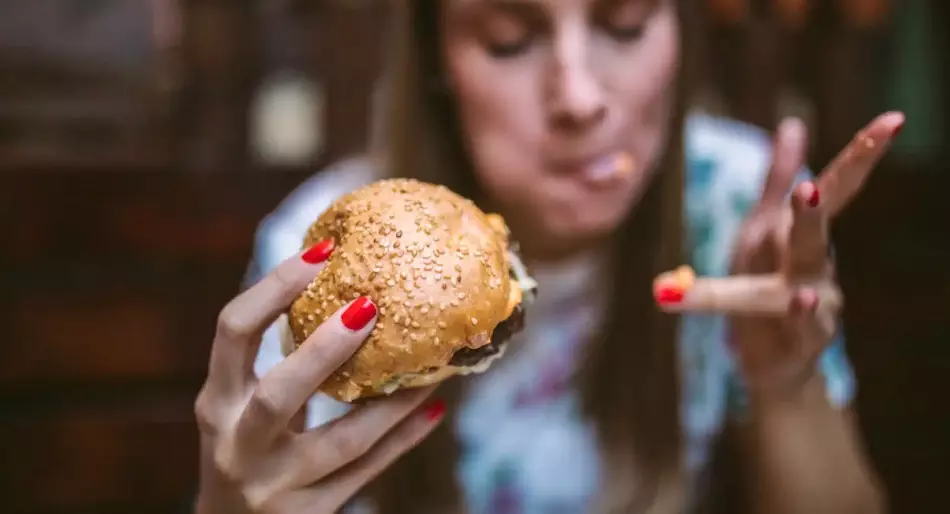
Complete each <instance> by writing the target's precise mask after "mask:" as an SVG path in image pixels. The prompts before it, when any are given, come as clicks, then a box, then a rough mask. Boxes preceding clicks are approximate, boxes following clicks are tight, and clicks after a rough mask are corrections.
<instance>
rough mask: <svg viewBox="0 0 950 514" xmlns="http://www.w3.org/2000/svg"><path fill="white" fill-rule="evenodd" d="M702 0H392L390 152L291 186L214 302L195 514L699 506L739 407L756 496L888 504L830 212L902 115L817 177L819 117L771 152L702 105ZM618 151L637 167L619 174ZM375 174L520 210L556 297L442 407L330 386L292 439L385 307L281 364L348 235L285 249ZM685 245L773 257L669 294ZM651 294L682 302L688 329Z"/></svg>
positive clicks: (781, 501) (788, 125) (791, 507)
mask: <svg viewBox="0 0 950 514" xmlns="http://www.w3.org/2000/svg"><path fill="white" fill-rule="evenodd" d="M686 4H687V2H686V1H682V2H679V1H674V0H653V1H649V0H506V1H492V0H419V1H416V2H404V3H401V4H400V7H399V8H397V9H396V11H397V13H396V14H397V27H398V28H399V29H400V30H398V31H397V34H396V39H397V45H396V46H395V51H396V55H395V56H394V59H393V61H392V67H393V68H392V70H391V71H392V75H391V76H390V79H389V82H388V88H389V89H388V95H389V96H388V102H389V103H388V104H387V109H386V110H385V111H384V113H383V114H384V115H385V116H384V118H385V119H386V120H387V121H388V122H389V125H390V126H389V127H388V130H387V131H386V132H385V135H384V137H383V143H384V147H385V151H384V152H382V153H381V154H380V155H382V157H369V158H361V159H354V160H350V161H346V162H344V163H342V164H340V165H338V166H335V167H334V168H333V169H330V170H326V171H324V172H322V173H321V174H319V175H318V176H317V177H315V178H313V179H312V180H310V181H309V182H308V183H306V184H304V185H303V186H302V187H301V188H300V189H299V190H298V191H297V192H295V193H294V194H293V195H292V196H291V197H290V198H288V199H287V201H286V202H284V204H283V205H282V206H281V207H280V208H279V209H278V210H277V211H276V212H275V213H274V214H273V215H272V216H270V217H269V218H268V219H267V220H266V221H265V222H264V223H263V224H262V226H261V227H260V231H259V234H258V245H257V255H256V258H255V261H254V264H253V266H252V273H251V282H252V283H254V285H252V286H251V287H250V288H249V289H248V290H247V291H245V292H244V293H243V294H241V295H240V296H238V297H237V298H236V299H235V300H233V301H232V302H231V303H229V304H228V306H226V307H225V308H224V309H223V311H222V313H221V317H220V320H219V327H218V332H217V335H216V338H215V342H214V347H213V350H212V358H211V366H210V372H209V377H208V381H207V383H206V385H205V387H204V388H203V390H202V393H201V394H200V395H199V398H198V401H197V405H196V411H197V414H198V418H199V422H200V426H201V429H202V434H203V437H202V449H203V456H202V457H203V458H202V485H201V493H200V495H199V500H198V511H199V512H201V513H217V512H228V513H233V512H273V513H284V512H334V511H336V510H337V509H339V508H340V507H341V506H343V505H351V506H360V505H363V506H368V507H371V508H372V507H375V510H376V511H378V512H386V513H388V512H413V513H416V512H461V511H463V509H464V511H465V512H472V513H508V512H518V513H522V512H523V513H560V512H569V513H578V512H651V513H653V512H656V513H673V512H689V511H694V509H696V508H698V507H699V504H700V503H701V501H700V500H701V497H702V494H701V489H702V488H701V486H700V484H701V483H702V482H703V480H702V476H703V471H704V470H706V469H707V468H708V462H709V455H710V453H711V447H712V446H713V444H714V442H715V441H716V440H717V438H718V437H717V436H718V434H719V433H720V432H721V430H722V429H723V427H724V426H725V425H726V423H727V422H729V421H735V422H736V424H737V425H739V427H740V434H741V436H742V437H741V438H740V441H741V443H740V445H739V449H740V450H741V457H742V460H743V462H744V463H745V464H746V466H747V468H748V469H749V471H750V472H749V473H747V474H745V475H744V477H745V478H746V487H745V489H746V490H748V491H749V492H750V497H749V500H750V506H751V507H752V508H753V510H754V511H755V512H763V513H764V512H768V513H802V514H804V513H807V514H820V513H835V514H841V513H852V512H853V513H874V512H881V511H882V509H883V506H882V500H881V496H882V495H881V492H880V491H879V488H878V486H877V483H876V480H875V478H874V474H873V472H872V470H871V469H870V466H869V464H868V462H867V459H866V456H865V455H864V453H863V450H862V449H861V443H860V439H859V435H858V434H857V432H856V430H855V426H854V423H853V421H852V418H851V415H850V414H849V412H848V410H847V405H848V402H849V401H850V399H851V398H852V395H853V390H854V387H853V384H852V382H853V378H852V375H851V373H850V368H849V366H848V363H847V361H846V359H845V356H844V353H843V350H842V346H841V344H842V343H841V342H840V341H837V340H834V337H833V336H834V323H833V322H832V321H833V319H834V318H833V316H834V314H835V309H836V307H837V301H836V300H835V298H836V296H835V292H836V290H835V289H834V284H833V283H832V282H831V280H832V278H831V273H830V271H829V270H830V265H829V263H828V261H827V255H828V251H827V244H828V243H827V236H828V234H827V222H828V219H829V218H831V217H832V216H834V215H835V214H836V213H837V212H839V211H840V209H841V208H842V207H843V206H845V205H846V204H847V203H848V201H849V200H850V199H851V198H852V197H853V196H854V195H855V194H856V192H857V191H858V189H859V188H860V186H861V184H862V183H863V181H864V179H865V177H866V176H867V175H868V173H869V172H870V169H871V168H872V166H873V165H874V164H875V163H876V162H877V160H878V159H879V158H880V157H881V155H882V154H883V152H885V151H886V149H887V147H888V145H889V144H890V142H891V140H892V138H893V137H894V136H895V135H896V132H897V131H898V129H899V128H900V126H901V125H902V123H903V116H902V115H901V114H899V113H890V114H885V115H883V116H881V117H879V118H877V119H875V120H874V121H873V122H872V123H871V124H870V125H868V127H866V129H865V130H863V131H862V133H861V134H860V135H859V137H856V138H855V140H854V141H853V142H852V144H851V145H849V147H848V148H847V149H845V151H844V152H843V153H842V154H841V156H840V157H839V158H838V159H837V160H836V161H834V162H833V163H832V164H831V165H830V166H829V167H828V169H827V170H826V172H825V173H824V174H823V176H822V178H821V179H820V180H818V181H814V182H812V181H810V180H808V177H807V176H803V175H802V174H801V170H802V169H803V163H804V156H805V153H806V150H805V147H806V134H805V129H804V128H803V126H802V124H801V123H799V122H797V121H794V120H792V121H787V122H784V123H783V124H782V125H781V126H780V127H779V130H778V131H777V134H776V137H775V143H774V144H775V146H774V151H771V150H770V149H769V145H768V141H767V140H766V139H765V137H764V136H763V134H762V133H760V132H759V131H757V130H755V129H752V128H749V127H745V126H742V125H739V124H737V123H734V122H730V121H725V120H718V119H713V118H708V117H703V116H698V115H692V116H687V115H686V114H685V111H686V99H687V96H688V91H687V87H686V86H687V85H688V84H689V79H688V74H687V71H686V68H687V67H688V66H686V64H688V59H686V58H685V57H686V56H685V55H683V53H684V51H686V50H688V49H689V48H690V46H689V41H688V40H689V37H690V35H691V34H692V32H691V29H690V27H689V26H688V22H689V16H688V6H687V5H686ZM619 157H629V158H631V159H632V161H633V163H634V164H635V166H634V171H633V172H631V173H619V174H616V173H603V172H602V171H603V170H602V169H601V167H600V166H601V164H602V162H604V161H605V160H606V161H608V162H609V161H610V160H611V159H617V158H619ZM384 175H397V176H414V177H417V178H421V179H424V180H428V181H432V182H439V183H443V184H446V185H448V186H450V187H451V188H453V189H454V190H456V191H458V192H460V193H461V194H464V195H466V196H468V197H471V198H473V199H475V200H476V201H477V202H478V203H480V204H481V205H482V206H483V207H486V208H491V209H493V210H498V211H500V212H502V213H503V214H504V215H505V217H506V219H507V220H508V221H509V222H510V225H511V227H512V229H513V233H514V235H515V237H516V238H517V239H518V240H519V241H520V243H521V247H522V250H523V251H524V253H525V256H526V258H527V259H528V260H529V261H530V262H531V263H532V264H533V267H534V270H535V276H536V278H537V279H538V280H539V283H540V285H541V287H540V294H539V299H538V302H537V303H536V304H535V305H533V306H532V309H531V311H530V312H529V313H528V327H527V330H526V331H525V333H524V334H523V336H524V337H523V338H522V340H521V341H519V342H517V343H516V344H515V345H514V347H518V348H520V351H519V352H518V353H515V354H513V355H510V356H508V357H506V358H505V359H503V360H502V361H501V362H500V363H498V364H496V365H495V366H494V367H493V368H492V369H491V370H490V371H489V372H488V373H487V374H485V375H482V376H478V377H475V378H470V379H466V380H464V381H462V380H456V381H451V382H449V383H447V384H443V385H442V386H441V387H439V388H438V389H439V393H438V395H439V398H444V399H446V400H448V401H447V402H443V400H440V399H433V398H430V394H431V393H432V390H431V389H425V390H418V391H412V392H406V393H403V394H398V395H395V396H394V397H392V398H389V399H384V400H381V401H378V402H376V403H373V404H370V405H367V406H363V407H360V408H357V409H355V410H353V411H351V412H347V410H346V409H345V408H343V407H342V406H339V405H335V404H333V403H332V402H330V401H328V400H327V399H325V398H315V399H312V400H311V401H310V402H309V405H308V406H307V410H306V414H307V416H306V418H307V419H306V426H307V428H309V430H306V431H303V432H302V433H299V432H300V430H301V429H302V428H303V427H302V426H301V424H300V423H301V422H302V421H303V420H302V419H300V417H296V418H295V419H292V418H293V417H294V416H295V413H298V412H299V411H300V409H301V408H303V407H304V405H305V404H307V398H308V397H309V396H310V395H311V393H312V391H314V390H315V388H316V386H317V385H318V384H319V383H320V382H321V381H322V380H323V379H324V378H326V377H327V376H328V374H329V373H330V372H332V370H333V369H334V368H335V367H336V366H338V365H339V364H340V363H342V362H343V361H344V360H345V359H346V357H347V356H348V355H349V354H351V353H352V352H353V351H354V349H355V348H356V347H357V346H358V345H359V344H360V342H361V341H362V339H363V337H365V335H366V334H367V332H368V330H370V329H371V328H372V325H373V323H374V317H375V308H374V304H373V303H372V299H360V300H358V301H356V302H355V303H353V304H351V305H349V306H347V307H345V308H344V309H341V311H340V313H338V314H337V315H336V316H335V317H333V318H331V319H330V320H328V321H327V322H326V323H325V324H324V325H323V326H321V328H320V329H319V330H317V332H316V333H315V334H314V335H313V336H312V337H311V338H310V339H309V340H308V342H307V343H306V344H305V346H304V348H306V349H307V351H299V352H295V353H294V354H292V355H291V356H290V357H288V358H287V359H285V360H282V359H281V357H280V353H279V350H278V347H279V342H278V338H279V336H278V330H279V329H277V328H271V329H270V330H267V332H266V333H264V331H265V328H267V327H268V326H271V323H272V322H273V321H274V318H276V317H277V315H278V313H280V312H281V311H282V310H283V309H284V308H286V306H287V305H288V304H289V302H290V300H291V299H292V298H293V297H294V296H295V295H296V294H298V293H299V291H301V290H302V289H303V287H304V286H305V284H306V283H307V282H308V281H309V280H310V279H311V278H312V277H313V276H314V275H315V273H317V272H318V271H319V269H320V267H321V262H323V260H325V259H326V258H327V256H328V254H329V252H331V251H332V245H329V244H321V245H317V246H315V247H313V248H311V249H308V250H306V251H304V252H301V253H298V254H297V255H294V254H295V253H296V252H297V251H298V249H299V244H300V241H301V238H302V235H303V233H304V231H305V229H306V227H307V225H309V223H310V222H311V221H312V220H313V219H314V218H315V217H316V216H317V215H318V214H319V213H320V212H321V211H322V210H323V209H324V208H326V206H327V205H328V204H329V203H330V202H331V201H332V200H333V199H334V198H336V197H338V196H339V195H340V194H342V193H344V192H346V191H348V190H351V189H353V188H355V187H358V186H360V185H362V184H365V183H367V182H370V181H372V180H375V179H377V178H379V177H382V176H384ZM684 191H685V194H684ZM790 192H791V195H789V193H790ZM684 244H685V246H684ZM684 260H688V262H691V263H692V265H693V266H694V267H695V268H696V269H697V270H698V271H699V272H700V273H701V274H704V275H712V276H720V277H723V276H725V275H729V274H770V275H768V276H766V277H765V279H764V280H763V279H761V277H760V278H759V279H754V278H748V277H746V278H735V277H732V278H718V279H706V280H699V281H697V283H696V285H695V287H694V289H692V290H689V291H683V290H682V289H680V290H677V289H676V288H671V287H668V286H666V285H664V284H663V283H661V284H660V287H659V288H658V289H657V291H656V294H657V296H656V297H655V298H654V297H653V296H651V291H652V290H653V289H652V280H653V278H654V276H655V275H656V274H657V273H659V272H661V271H663V270H668V269H672V268H673V267H675V266H677V265H678V264H680V263H681V262H683V261H684ZM763 283H769V284H772V286H770V287H772V288H773V290H772V291H771V292H768V291H763V289H762V286H761V284H763ZM775 284H779V286H780V289H781V290H780V291H778V293H776V292H775V290H774V288H775V287H776V286H775ZM737 285H738V286H739V287H736V286H737ZM763 295H765V296H763ZM769 295H771V296H769ZM776 298H785V300H784V301H783V303H781V304H780V305H779V307H778V308H777V309H776V308H775V306H774V304H775V300H776ZM657 303H660V304H661V305H660V306H661V307H662V308H663V309H664V310H669V311H681V312H686V313H687V315H685V316H683V318H682V320H681V323H680V324H679V325H678V324H677V323H676V319H675V318H674V317H673V316H670V315H669V314H664V313H661V312H660V310H659V309H657ZM770 303H771V304H773V305H772V306H771V307H765V308H764V309H765V310H763V305H766V304H770ZM724 315H730V316H731V317H730V318H729V319H728V320H727V319H726V318H725V317H724ZM261 333H264V337H263V342H262V344H261V339H260V337H259V336H260V334H261ZM676 341H678V344H676ZM258 344H261V346H260V352H259V353H258V354H257V360H256V362H252V358H253V356H254V355H255V353H254V352H257V349H258ZM252 368H256V371H257V375H258V376H260V378H259V379H257V378H256V377H254V374H253V373H251V370H252ZM426 402H428V403H426ZM446 405H448V410H446ZM445 416H447V417H448V419H447V420H443V417H445ZM331 420H332V421H331ZM437 427H440V428H438V429H437ZM417 446H418V447H417ZM410 449H412V451H411V452H410V451H409V450H410ZM401 455H405V458H401V459H399V460H398V462H396V463H395V464H394V461H396V459H397V458H398V457H399V456H401ZM380 473H382V474H381V475H380ZM377 475H379V478H378V480H373V479H374V478H375V477H377ZM371 481H373V483H372V484H370V482H371ZM351 500H352V501H351ZM357 500H359V501H357Z"/></svg>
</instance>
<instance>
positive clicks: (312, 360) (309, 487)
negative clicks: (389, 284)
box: [195, 244, 444, 514]
mask: <svg viewBox="0 0 950 514" xmlns="http://www.w3.org/2000/svg"><path fill="white" fill-rule="evenodd" d="M330 251H332V245H330V244H324V245H317V246H315V247H314V248H313V249H311V250H310V251H308V252H305V253H303V254H302V255H298V256H296V257H294V258H291V259H288V260H287V261H284V262H283V263H282V264H281V265H280V266H279V267H278V268H277V269H276V270H275V271H274V272H273V273H271V274H270V275H268V276H267V277H265V278H264V279H263V280H262V281H261V282H259V283H257V284H256V285H254V286H253V287H252V288H250V289H249V290H247V291H246V292H244V293H243V294H241V295H240V296H238V297H237V298H235V299H234V300H232V301H231V302H230V303H229V304H228V305H227V306H226V307H225V308H224V309H223V310H222V311H221V314H220V317H219V320H218V326H217V333H216V334H215V338H214V344H213V346H212V350H211V362H210V367H209V372H208V379H207V382H206V383H205V385H204V387H203V388H202V390H201V392H200V394H199V395H198V399H197V401H196V404H195V411H196V414H197V418H198V426H199V428H200V431H201V461H202V462H201V490H200V492H199V496H198V502H197V512H198V513H199V514H213V513H227V514H237V513H244V512H254V513H274V514H282V513H295V514H296V513H299V512H336V511H337V510H338V509H339V508H340V507H341V506H342V505H343V504H344V503H345V502H346V501H347V500H348V499H349V498H350V497H351V496H353V495H354V494H355V493H356V492H357V491H358V490H359V489H360V488H361V487H362V486H364V485H365V484H366V483H367V482H368V481H369V480H370V479H372V478H373V477H374V476H375V475H376V474H378V473H379V472H380V471H382V470H383V469H384V468H385V467H386V466H388V465H389V464H390V463H391V462H393V461H394V460H395V459H396V458H397V457H399V456H400V455H401V454H402V453H404V452H405V451H407V450H408V449H410V448H411V447H413V446H415V445H416V444H417V443H419V442H420V441H421V440H422V439H423V438H424V437H425V436H426V435H427V434H428V433H429V432H430V431H431V430H432V429H433V428H434V427H435V426H436V425H437V424H438V420H439V419H440V418H441V416H442V413H443V411H444V404H442V403H441V402H439V401H436V402H434V403H433V404H431V405H429V406H428V407H426V408H422V409H420V408H419V406H420V404H421V403H422V402H423V401H424V400H425V399H426V398H427V397H428V396H429V395H430V393H431V392H432V389H431V388H426V389H419V390H414V391H407V392H405V393H401V394H397V395H394V396H393V397H392V398H387V399H381V400H377V401H372V402H370V403H368V404H366V405H363V406H360V407H357V408H355V409H354V410H352V411H350V412H349V413H348V414H346V415H345V416H343V417H342V418H339V419H337V420H335V421H333V422H331V423H329V424H327V425H324V426H321V427H318V428H316V429H314V430H310V431H303V432H300V431H297V430H293V429H292V428H291V420H292V418H294V416H295V414H297V413H298V412H300V411H301V410H302V409H303V407H304V406H305V404H306V401H307V399H308V398H309V397H310V396H311V395H312V394H313V393H314V391H315V390H316V389H317V387H318V386H319V385H320V384H321V383H322V382H323V381H324V380H325V379H326V378H327V377H328V376H329V375H330V374H332V373H333V371H334V370H336V369H337V368H338V367H339V366H340V365H341V364H343V363H344V362H345V361H346V360H347V359H348V358H349V357H350V356H351V355H352V354H353V353H354V352H355V351H356V349H357V348H358V347H359V346H360V344H361V343H362V342H363V340H364V339H365V338H366V337H367V335H368V334H369V332H370V331H371V330H372V328H373V325H374V324H375V319H376V307H375V305H374V304H373V303H372V302H371V301H370V300H369V299H367V298H360V299H357V300H355V301H354V302H352V303H350V304H348V305H346V306H344V307H343V308H341V309H340V311H339V312H337V313H336V314H334V315H333V316H332V317H331V318H330V319H328V320H327V321H326V322H325V323H323V324H322V325H321V326H320V327H319V328H318V329H317V330H316V331H314V333H313V334H312V335H311V336H310V337H309V338H307V340H306V341H305V342H304V343H303V345H301V347H300V348H299V349H298V350H297V351H295V352H293V353H291V354H290V355H289V356H288V357H287V358H286V359H284V360H283V361H282V362H280V363H279V364H278V365H277V366H275V367H274V368H273V369H271V370H270V371H269V372H267V373H266V374H265V375H264V376H263V377H261V378H260V379H258V378H257V377H256V376H255V374H254V370H253V364H254V360H255V357H256V355H257V351H258V348H259V346H260V341H261V335H262V334H263V332H264V330H265V329H266V328H267V327H268V326H269V325H270V324H271V323H273V322H274V320H275V318H277V317H278V316H279V315H280V313H281V312H283V311H284V310H286V308H287V306H288V305H289V304H290V303H291V302H292V301H293V299H294V298H295V297H296V296H297V295H298V294H300V292H301V291H303V290H304V288H305V287H306V286H307V284H308V283H309V282H310V281H311V280H312V279H313V277H314V276H315V275H316V274H317V272H318V271H320V269H321V268H322V266H323V264H322V262H323V261H325V260H326V257H328V256H329V253H330Z"/></svg>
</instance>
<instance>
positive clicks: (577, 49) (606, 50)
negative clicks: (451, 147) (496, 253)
mask: <svg viewBox="0 0 950 514" xmlns="http://www.w3.org/2000/svg"><path fill="white" fill-rule="evenodd" d="M443 5H444V8H443V10H442V12H443V14H442V16H443V20H442V23H443V27H444V28H443V31H442V32H443V53H444V57H445V62H446V69H447V71H448V77H447V79H448V81H449V87H450V88H451V90H452V93H453V95H454V97H455V98H456V99H457V101H458V103H459V112H460V116H461V120H462V124H463V129H464V133H465V135H466V137H467V141H466V143H467V144H468V149H469V152H470V154H471V157H472V159H473V161H474V165H475V168H476V173H477V175H478V179H479V181H480V182H481V184H482V186H483V188H484V189H485V191H486V192H487V194H488V195H489V196H490V198H489V200H490V201H491V202H493V203H494V205H493V207H495V208H499V209H501V210H502V212H504V214H505V215H506V216H507V217H508V221H509V223H511V225H512V227H513V228H514V229H515V231H516V235H517V236H518V237H519V238H520V239H522V240H523V241H524V243H525V246H532V247H537V248H542V247H545V246H557V244H560V245H562V246H564V245H566V246H571V245H574V246H577V245H579V244H583V243H585V242H589V241H590V240H592V239H597V238H603V237H605V236H607V235H608V234H610V233H611V232H612V231H613V230H614V229H615V228H617V226H618V225H619V224H620V222H621V221H622V220H623V218H624V217H625V215H626V214H627V212H628V211H629V210H630V208H631V207H632V206H633V204H634V203H635V202H636V201H637V199H638V198H639V196H640V193H641V192H642V191H643V190H644V189H645V187H646V185H647V184H648V181H649V180H650V178H651V174H652V172H653V170H654V168H655V164H656V162H657V161H658V159H659V157H660V154H661V150H662V147H663V143H664V136H665V133H666V129H667V124H668V120H669V117H670V114H671V107H672V105H673V100H674V94H675V93H674V87H673V85H674V79H675V73H676V67H677V64H678V63H677V61H678V52H679V48H678V33H677V30H678V26H677V19H676V13H675V10H674V7H673V5H672V1H671V0H443ZM615 165H617V166H616V168H617V169H616V170H615ZM528 239H531V240H533V242H531V243H529V241H528ZM541 241H543V242H541ZM566 250H568V249H567V248H559V249H557V250H553V251H566Z"/></svg>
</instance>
